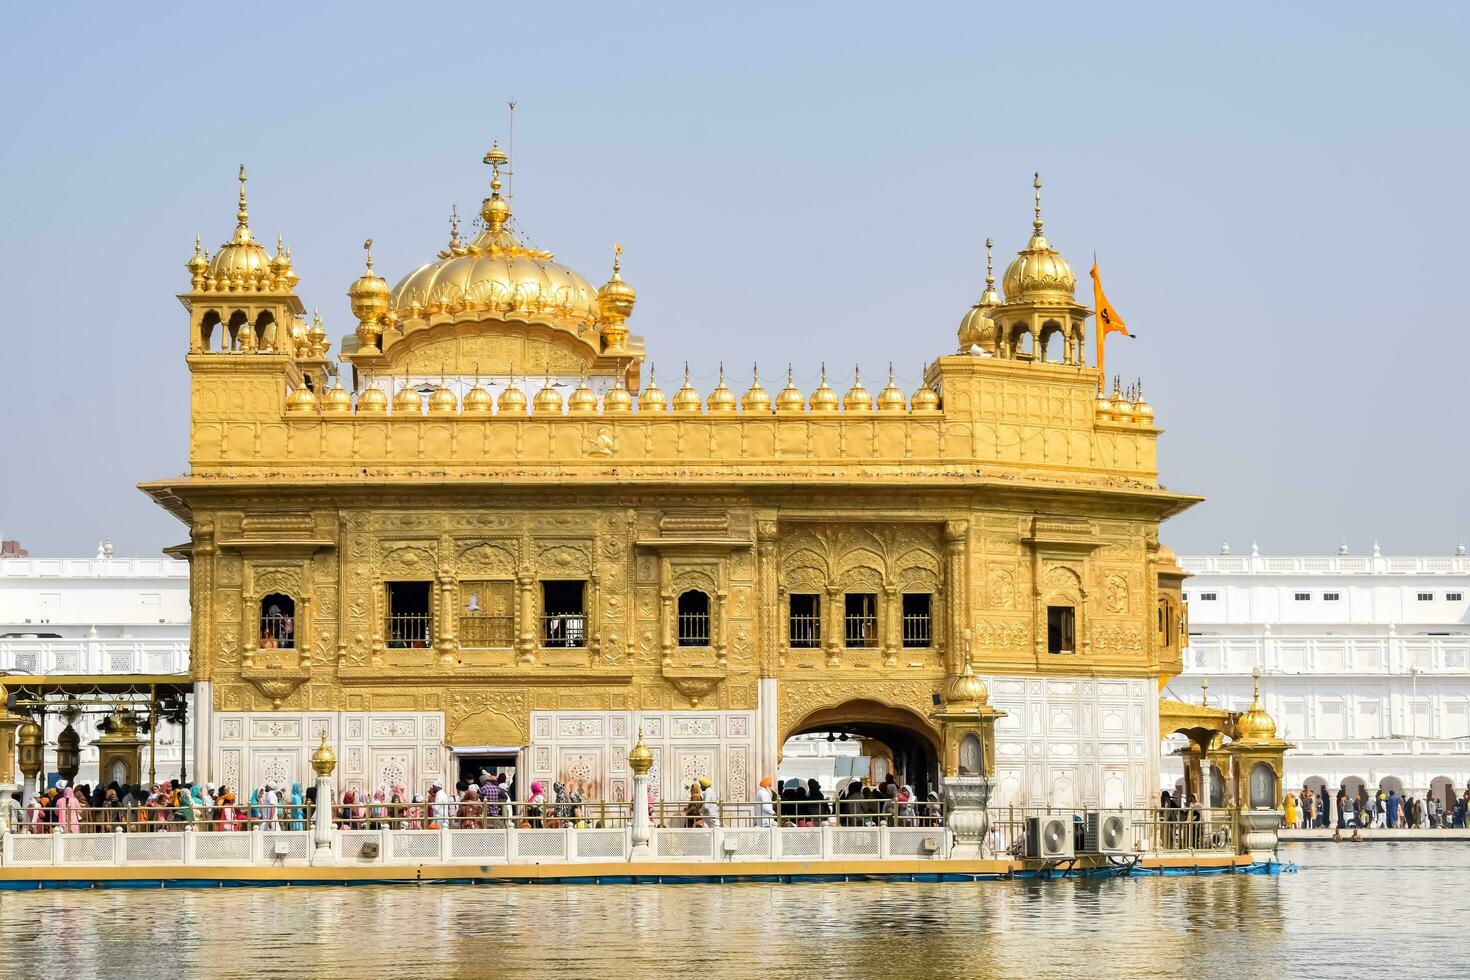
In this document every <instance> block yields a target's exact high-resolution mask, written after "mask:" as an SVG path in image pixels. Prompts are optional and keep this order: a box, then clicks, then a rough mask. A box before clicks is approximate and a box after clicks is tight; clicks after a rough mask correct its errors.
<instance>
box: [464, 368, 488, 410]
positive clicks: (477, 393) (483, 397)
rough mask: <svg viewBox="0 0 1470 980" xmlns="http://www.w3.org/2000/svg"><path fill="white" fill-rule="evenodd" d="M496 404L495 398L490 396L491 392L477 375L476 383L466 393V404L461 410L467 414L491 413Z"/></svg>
mask: <svg viewBox="0 0 1470 980" xmlns="http://www.w3.org/2000/svg"><path fill="white" fill-rule="evenodd" d="M494 405H495V400H494V399H492V398H491V397H490V392H488V391H486V390H485V387H484V386H483V385H481V384H480V379H479V377H478V376H477V377H476V378H475V383H474V385H472V386H471V387H470V390H469V391H467V392H465V393H464V406H463V408H462V409H461V411H462V412H463V413H464V414H465V415H489V414H490V413H491V410H492V409H493V408H494Z"/></svg>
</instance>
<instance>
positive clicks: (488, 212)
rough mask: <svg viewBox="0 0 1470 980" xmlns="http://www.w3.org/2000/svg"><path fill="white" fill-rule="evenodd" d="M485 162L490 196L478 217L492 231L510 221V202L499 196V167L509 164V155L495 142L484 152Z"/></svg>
mask: <svg viewBox="0 0 1470 980" xmlns="http://www.w3.org/2000/svg"><path fill="white" fill-rule="evenodd" d="M485 163H486V164H488V165H489V167H490V196H489V197H487V198H486V199H485V203H484V205H483V206H482V207H481V208H480V217H482V218H484V219H485V226H486V227H487V228H488V229H489V230H490V231H491V232H492V233H494V232H498V231H500V230H501V229H502V228H504V227H505V225H506V223H507V222H509V221H510V202H508V201H507V200H506V199H505V198H503V197H501V196H500V187H501V184H500V168H501V167H504V166H507V165H509V163H510V157H508V156H506V155H505V151H504V150H502V149H501V148H500V144H499V143H498V142H496V143H492V144H491V145H490V151H489V152H488V153H486V154H485Z"/></svg>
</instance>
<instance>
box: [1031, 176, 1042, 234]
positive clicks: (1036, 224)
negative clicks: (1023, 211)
mask: <svg viewBox="0 0 1470 980" xmlns="http://www.w3.org/2000/svg"><path fill="white" fill-rule="evenodd" d="M1032 176H1033V178H1034V179H1033V180H1032V181H1031V186H1032V187H1033V188H1035V190H1036V217H1035V218H1034V219H1033V220H1032V222H1031V227H1033V228H1035V229H1036V234H1038V235H1039V234H1041V171H1039V170H1038V171H1036V173H1035V174H1033V175H1032Z"/></svg>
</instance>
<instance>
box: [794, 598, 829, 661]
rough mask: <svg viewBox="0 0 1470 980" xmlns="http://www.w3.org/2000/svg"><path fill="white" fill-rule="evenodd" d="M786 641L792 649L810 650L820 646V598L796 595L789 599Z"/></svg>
mask: <svg viewBox="0 0 1470 980" xmlns="http://www.w3.org/2000/svg"><path fill="white" fill-rule="evenodd" d="M790 599H791V602H790V620H789V628H788V631H787V634H786V635H787V640H788V641H789V642H790V644H791V646H792V647H797V648H812V647H819V646H821V645H822V597H821V596H819V595H814V594H807V593H796V594H793V595H792V596H791V597H790Z"/></svg>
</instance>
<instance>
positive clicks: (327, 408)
mask: <svg viewBox="0 0 1470 980" xmlns="http://www.w3.org/2000/svg"><path fill="white" fill-rule="evenodd" d="M322 414H323V415H351V414H352V392H350V391H348V390H347V389H346V388H344V387H342V383H341V382H340V381H338V382H337V383H335V384H333V385H332V387H330V388H328V389H327V390H326V393H325V394H323V395H322Z"/></svg>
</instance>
